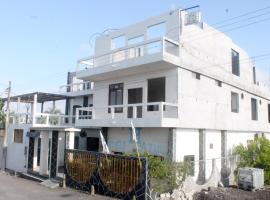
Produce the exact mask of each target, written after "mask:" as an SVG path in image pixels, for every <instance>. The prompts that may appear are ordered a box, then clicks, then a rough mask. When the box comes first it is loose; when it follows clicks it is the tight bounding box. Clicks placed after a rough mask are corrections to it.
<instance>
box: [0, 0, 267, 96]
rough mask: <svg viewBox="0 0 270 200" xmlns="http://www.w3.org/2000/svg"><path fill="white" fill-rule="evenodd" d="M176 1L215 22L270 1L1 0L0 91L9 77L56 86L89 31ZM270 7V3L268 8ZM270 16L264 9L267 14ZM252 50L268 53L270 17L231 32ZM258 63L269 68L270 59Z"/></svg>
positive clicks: (83, 50)
mask: <svg viewBox="0 0 270 200" xmlns="http://www.w3.org/2000/svg"><path fill="white" fill-rule="evenodd" d="M172 5H174V6H175V7H183V8H184V7H190V6H194V5H200V6H201V11H202V12H203V20H204V21H205V22H207V23H208V24H213V23H215V22H219V21H222V20H226V19H228V18H231V17H234V16H238V15H240V14H243V13H246V12H249V11H253V10H256V9H260V8H264V7H267V6H270V2H269V0H257V1H246V0H238V1H235V0H226V1H214V0H211V1H210V0H204V1H198V0H182V1H180V0H178V1H176V0H133V1H131V0H57V1H55V0H46V1H39V0H35V1H34V0H24V1H20V0H17V1H13V0H9V1H7V0H0V69H1V73H0V95H1V93H2V92H3V90H4V88H5V87H6V85H7V82H8V81H9V80H11V81H12V86H13V88H12V89H13V94H19V93H23V92H31V91H37V90H41V91H52V92H56V91H57V90H58V87H59V86H60V85H63V84H65V82H66V73H67V72H68V71H69V70H71V71H73V70H75V65H76V61H77V60H78V59H79V58H82V57H85V56H89V55H90V52H91V49H90V46H89V36H90V35H92V34H93V33H95V32H102V31H103V30H105V29H107V28H121V27H123V26H126V25H129V24H132V23H135V22H137V21H140V20H143V19H145V18H148V17H151V16H155V15H159V14H161V13H163V12H166V11H168V10H169V9H170V8H171V7H172ZM269 10H270V9H269ZM269 10H268V11H269ZM267 17H270V15H266V16H265V17H264V18H267ZM227 34H228V35H229V36H230V37H231V38H232V39H233V40H234V42H235V43H237V44H238V45H240V46H241V47H242V48H244V49H245V50H246V51H247V52H248V53H249V54H250V55H260V54H264V53H270V47H269V44H270V39H269V35H270V20H268V21H265V22H262V23H258V24H256V25H252V26H249V27H245V28H243V29H239V30H235V31H231V32H228V33H227ZM257 66H258V67H260V68H262V69H264V70H265V71H266V72H267V73H268V72H269V69H268V67H270V59H269V57H268V59H267V60H264V61H260V62H258V63H257Z"/></svg>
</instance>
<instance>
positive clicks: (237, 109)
mask: <svg viewBox="0 0 270 200" xmlns="http://www.w3.org/2000/svg"><path fill="white" fill-rule="evenodd" d="M233 97H235V98H236V109H235V108H233V101H234V99H233ZM231 112H233V113H239V94H238V93H237V92H231Z"/></svg>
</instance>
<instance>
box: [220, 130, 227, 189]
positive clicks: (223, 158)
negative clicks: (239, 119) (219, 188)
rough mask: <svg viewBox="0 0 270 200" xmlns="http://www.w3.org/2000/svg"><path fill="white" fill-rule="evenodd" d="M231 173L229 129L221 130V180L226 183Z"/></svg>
mask: <svg viewBox="0 0 270 200" xmlns="http://www.w3.org/2000/svg"><path fill="white" fill-rule="evenodd" d="M228 175H229V169H228V149H227V131H221V181H222V182H223V184H225V185H226V183H225V179H226V178H227V177H228Z"/></svg>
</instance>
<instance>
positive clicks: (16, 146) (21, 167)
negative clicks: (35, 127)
mask: <svg viewBox="0 0 270 200" xmlns="http://www.w3.org/2000/svg"><path fill="white" fill-rule="evenodd" d="M14 129H23V143H21V144H20V143H14V142H13V135H14ZM29 131H30V126H29V125H25V124H19V125H10V126H9V128H8V137H7V145H8V147H7V163H6V168H7V169H10V170H14V171H17V172H26V171H27V168H26V167H27V154H28V148H27V152H26V154H25V148H26V147H28V145H29V138H28V137H27V136H26V134H27V132H29Z"/></svg>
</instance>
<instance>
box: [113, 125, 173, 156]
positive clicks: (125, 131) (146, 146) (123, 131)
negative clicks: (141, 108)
mask: <svg viewBox="0 0 270 200" xmlns="http://www.w3.org/2000/svg"><path fill="white" fill-rule="evenodd" d="M168 135H169V129H167V128H142V129H141V140H140V142H139V145H138V146H139V151H141V152H145V151H147V152H149V153H151V154H153V155H160V156H164V157H166V156H168ZM108 146H109V149H110V151H116V152H136V146H135V144H134V143H133V142H130V129H129V128H109V129H108Z"/></svg>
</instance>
